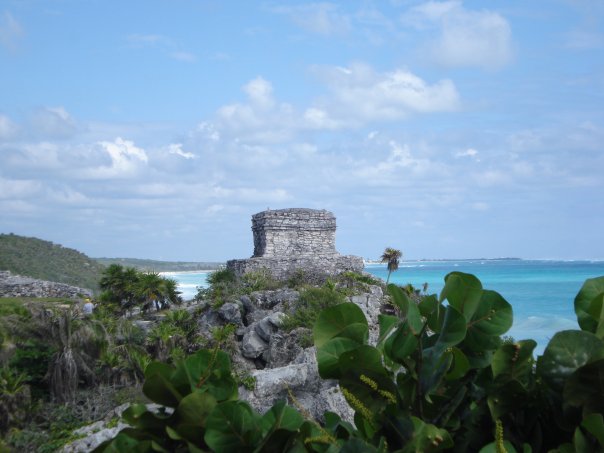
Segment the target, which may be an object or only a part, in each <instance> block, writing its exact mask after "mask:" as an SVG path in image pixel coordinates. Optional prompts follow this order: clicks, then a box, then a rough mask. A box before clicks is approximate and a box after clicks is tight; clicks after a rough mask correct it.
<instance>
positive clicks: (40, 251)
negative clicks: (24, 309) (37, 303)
mask: <svg viewBox="0 0 604 453" xmlns="http://www.w3.org/2000/svg"><path fill="white" fill-rule="evenodd" d="M0 270H8V271H10V272H12V273H13V274H18V275H23V276H27V277H33V278H37V279H41V280H49V281H53V282H60V283H66V284H68V285H73V286H79V287H82V288H89V289H92V290H97V289H98V281H99V279H100V276H101V273H102V271H103V266H102V265H101V264H100V263H98V262H97V261H95V260H93V259H92V258H89V257H87V256H86V255H84V254H83V253H80V252H78V251H77V250H74V249H70V248H66V247H63V246H61V245H58V244H53V243H52V242H49V241H43V240H41V239H37V238H30V237H24V236H18V235H15V234H0Z"/></svg>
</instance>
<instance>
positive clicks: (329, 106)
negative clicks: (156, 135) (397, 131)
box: [200, 63, 461, 143]
mask: <svg viewBox="0 0 604 453" xmlns="http://www.w3.org/2000/svg"><path fill="white" fill-rule="evenodd" d="M314 73H315V74H316V75H317V76H318V77H319V78H320V79H321V80H322V81H323V82H324V84H325V86H326V88H327V94H326V95H324V96H323V97H321V98H318V99H316V100H314V101H312V102H311V105H310V106H308V107H306V108H304V109H303V110H299V109H296V108H295V107H294V106H293V105H292V104H289V103H287V102H280V101H278V100H277V99H276V98H275V96H274V93H273V91H274V90H273V86H272V84H271V83H270V82H269V81H268V80H266V79H264V78H262V77H257V78H255V79H253V80H251V81H250V82H249V83H247V84H246V85H245V86H244V87H243V91H244V92H245V93H246V95H247V102H245V103H234V104H228V105H225V106H223V107H221V108H220V109H219V110H218V112H217V114H216V125H215V126H214V127H215V128H216V127H217V128H218V129H219V130H224V131H226V130H228V131H229V132H230V133H235V134H238V136H239V137H240V138H241V139H245V140H251V141H261V142H267V143H268V142H273V143H275V142H280V141H284V140H289V139H291V138H292V137H294V136H295V135H296V134H297V133H298V132H301V131H309V130H335V129H341V128H349V127H360V126H363V125H366V124H371V123H373V122H379V121H394V120H399V119H402V118H405V117H407V116H409V115H411V114H416V113H433V112H447V111H454V110H456V109H457V108H458V107H459V105H460V103H461V101H460V98H459V94H458V93H457V89H456V88H455V85H454V83H453V82H452V81H450V80H448V79H443V80H440V81H438V82H436V83H433V84H430V83H428V82H426V81H425V80H423V79H422V78H420V77H418V76H416V75H415V74H413V73H411V72H410V71H408V70H404V69H395V70H394V71H389V72H384V73H378V72H376V71H374V70H373V68H371V67H370V66H369V65H366V64H362V63H357V64H352V65H350V66H349V67H339V66H327V67H315V68H314ZM202 124H203V126H200V127H204V128H207V127H208V126H207V124H206V123H202ZM200 132H203V133H206V134H207V133H212V134H214V133H215V132H210V131H207V130H206V131H200ZM218 136H219V134H218Z"/></svg>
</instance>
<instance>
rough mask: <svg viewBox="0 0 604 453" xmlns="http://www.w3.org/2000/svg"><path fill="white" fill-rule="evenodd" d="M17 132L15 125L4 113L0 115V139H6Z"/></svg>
mask: <svg viewBox="0 0 604 453" xmlns="http://www.w3.org/2000/svg"><path fill="white" fill-rule="evenodd" d="M16 133H17V125H16V124H15V123H13V122H12V121H11V119H10V118H9V117H8V116H6V115H0V140H8V139H10V138H12V137H13V136H14V135H15V134H16Z"/></svg>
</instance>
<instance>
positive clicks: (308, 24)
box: [272, 3, 352, 36]
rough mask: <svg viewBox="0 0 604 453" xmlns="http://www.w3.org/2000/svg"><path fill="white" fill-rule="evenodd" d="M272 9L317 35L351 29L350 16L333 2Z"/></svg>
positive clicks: (343, 33) (336, 33)
mask: <svg viewBox="0 0 604 453" xmlns="http://www.w3.org/2000/svg"><path fill="white" fill-rule="evenodd" d="M272 11H273V12H275V13H279V14H285V15H287V16H288V17H289V18H290V19H291V21H292V22H293V23H295V24H296V25H297V26H299V27H300V28H302V29H303V30H306V31H308V32H310V33H316V34H318V35H323V36H334V35H346V34H348V33H349V32H350V31H351V29H352V24H351V18H350V17H349V16H348V15H346V14H344V13H342V12H340V9H339V6H338V5H336V4H334V3H309V4H306V5H296V6H278V7H275V8H272Z"/></svg>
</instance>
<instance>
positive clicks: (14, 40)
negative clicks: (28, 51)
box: [0, 11, 24, 52]
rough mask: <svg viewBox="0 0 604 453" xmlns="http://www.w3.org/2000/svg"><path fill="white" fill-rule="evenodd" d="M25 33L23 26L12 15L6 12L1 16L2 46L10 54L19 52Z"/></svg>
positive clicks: (0, 40)
mask: <svg viewBox="0 0 604 453" xmlns="http://www.w3.org/2000/svg"><path fill="white" fill-rule="evenodd" d="M23 35H24V32H23V28H22V27H21V24H20V23H19V22H18V21H17V19H15V18H14V17H13V15H12V14H11V13H9V12H8V11H5V12H4V13H3V14H2V15H0V46H2V47H4V48H5V49H6V50H8V51H10V52H14V51H16V50H17V48H18V46H19V41H20V40H21V38H22V37H23Z"/></svg>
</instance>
